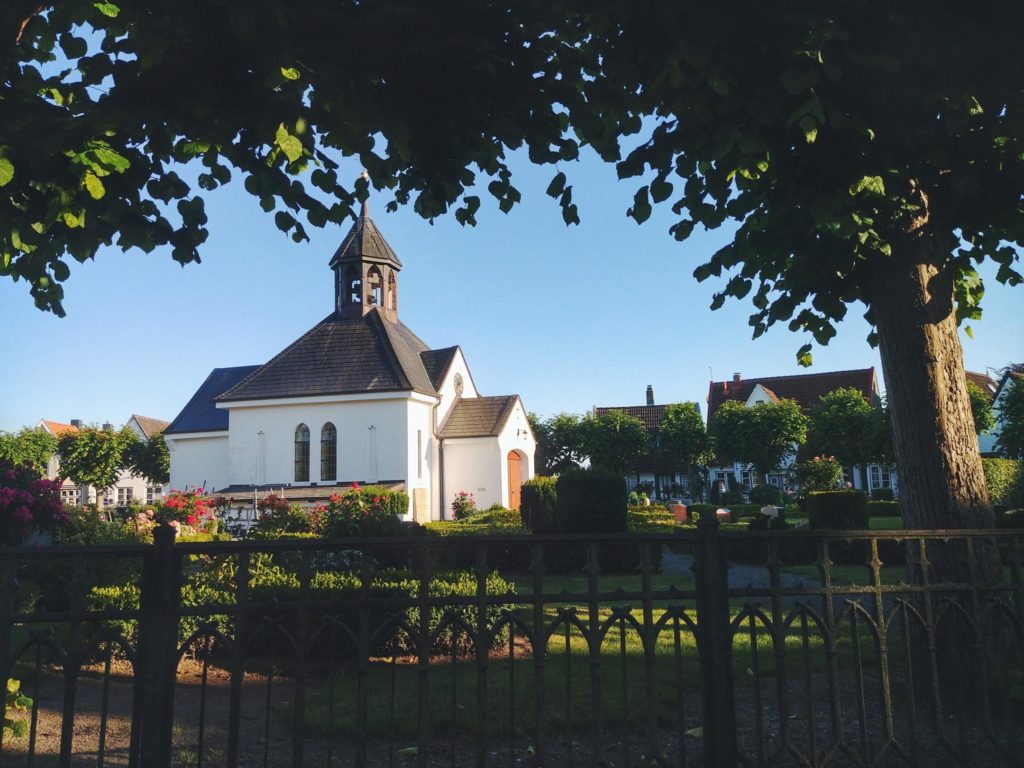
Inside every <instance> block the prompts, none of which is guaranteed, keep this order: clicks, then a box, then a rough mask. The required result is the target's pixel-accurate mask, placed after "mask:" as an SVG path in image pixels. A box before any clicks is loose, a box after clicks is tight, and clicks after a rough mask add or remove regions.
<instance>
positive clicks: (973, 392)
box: [967, 381, 996, 435]
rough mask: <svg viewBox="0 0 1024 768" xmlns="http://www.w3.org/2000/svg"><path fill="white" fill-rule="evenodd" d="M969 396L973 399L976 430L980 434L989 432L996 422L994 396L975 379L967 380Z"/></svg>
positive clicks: (972, 413)
mask: <svg viewBox="0 0 1024 768" xmlns="http://www.w3.org/2000/svg"><path fill="white" fill-rule="evenodd" d="M967 396H968V397H969V398H970V399H971V418H972V419H974V431H975V432H977V433H978V434H979V435H980V434H981V433H982V432H988V430H990V429H992V427H994V426H995V424H996V417H995V415H994V414H993V413H992V397H991V395H989V394H988V393H987V392H986V391H985V390H984V389H982V388H981V387H979V386H978V385H977V384H975V383H974V382H973V381H968V382H967Z"/></svg>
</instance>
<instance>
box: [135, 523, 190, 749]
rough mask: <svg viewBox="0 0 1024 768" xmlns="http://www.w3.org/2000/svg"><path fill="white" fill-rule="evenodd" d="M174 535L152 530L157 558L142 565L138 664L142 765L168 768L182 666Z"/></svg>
mask: <svg viewBox="0 0 1024 768" xmlns="http://www.w3.org/2000/svg"><path fill="white" fill-rule="evenodd" d="M174 536H175V531H174V529H173V528H171V527H170V526H169V525H159V526H157V527H156V528H154V529H153V554H152V556H151V557H150V558H148V559H147V560H146V563H145V565H144V567H143V575H142V585H141V590H140V593H139V661H140V662H141V666H142V669H141V674H139V675H138V676H137V677H136V678H135V706H136V711H135V717H133V722H134V723H136V724H139V723H141V729H142V730H141V733H140V734H139V742H138V744H139V750H138V755H139V765H140V766H144V767H145V768H150V767H151V766H152V768H169V766H170V764H171V742H172V739H173V725H174V684H175V680H176V675H177V668H178V611H179V609H180V607H181V565H180V560H179V559H178V558H177V556H176V555H175V553H174Z"/></svg>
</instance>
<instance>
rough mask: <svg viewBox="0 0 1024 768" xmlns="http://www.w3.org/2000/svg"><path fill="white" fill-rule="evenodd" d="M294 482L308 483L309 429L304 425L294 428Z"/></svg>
mask: <svg viewBox="0 0 1024 768" xmlns="http://www.w3.org/2000/svg"><path fill="white" fill-rule="evenodd" d="M295 482H296V483H308V482H309V427H307V426H306V425H305V424H299V426H297V427H296V428H295Z"/></svg>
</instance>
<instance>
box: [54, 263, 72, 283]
mask: <svg viewBox="0 0 1024 768" xmlns="http://www.w3.org/2000/svg"><path fill="white" fill-rule="evenodd" d="M53 276H54V277H55V278H57V281H58V282H61V283H63V282H64V281H65V280H67V279H68V278H69V277H70V276H71V270H70V269H68V265H67V264H65V263H64V262H63V261H55V262H53Z"/></svg>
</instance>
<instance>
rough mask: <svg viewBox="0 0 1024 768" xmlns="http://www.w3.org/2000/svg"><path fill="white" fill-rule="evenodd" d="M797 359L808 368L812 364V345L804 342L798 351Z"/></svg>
mask: <svg viewBox="0 0 1024 768" xmlns="http://www.w3.org/2000/svg"><path fill="white" fill-rule="evenodd" d="M796 361H797V363H798V364H799V365H801V366H803V367H804V368H807V367H809V366H810V365H811V362H812V361H813V357H812V355H811V345H810V344H804V345H803V346H802V347H800V349H799V350H798V351H797V353H796Z"/></svg>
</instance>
